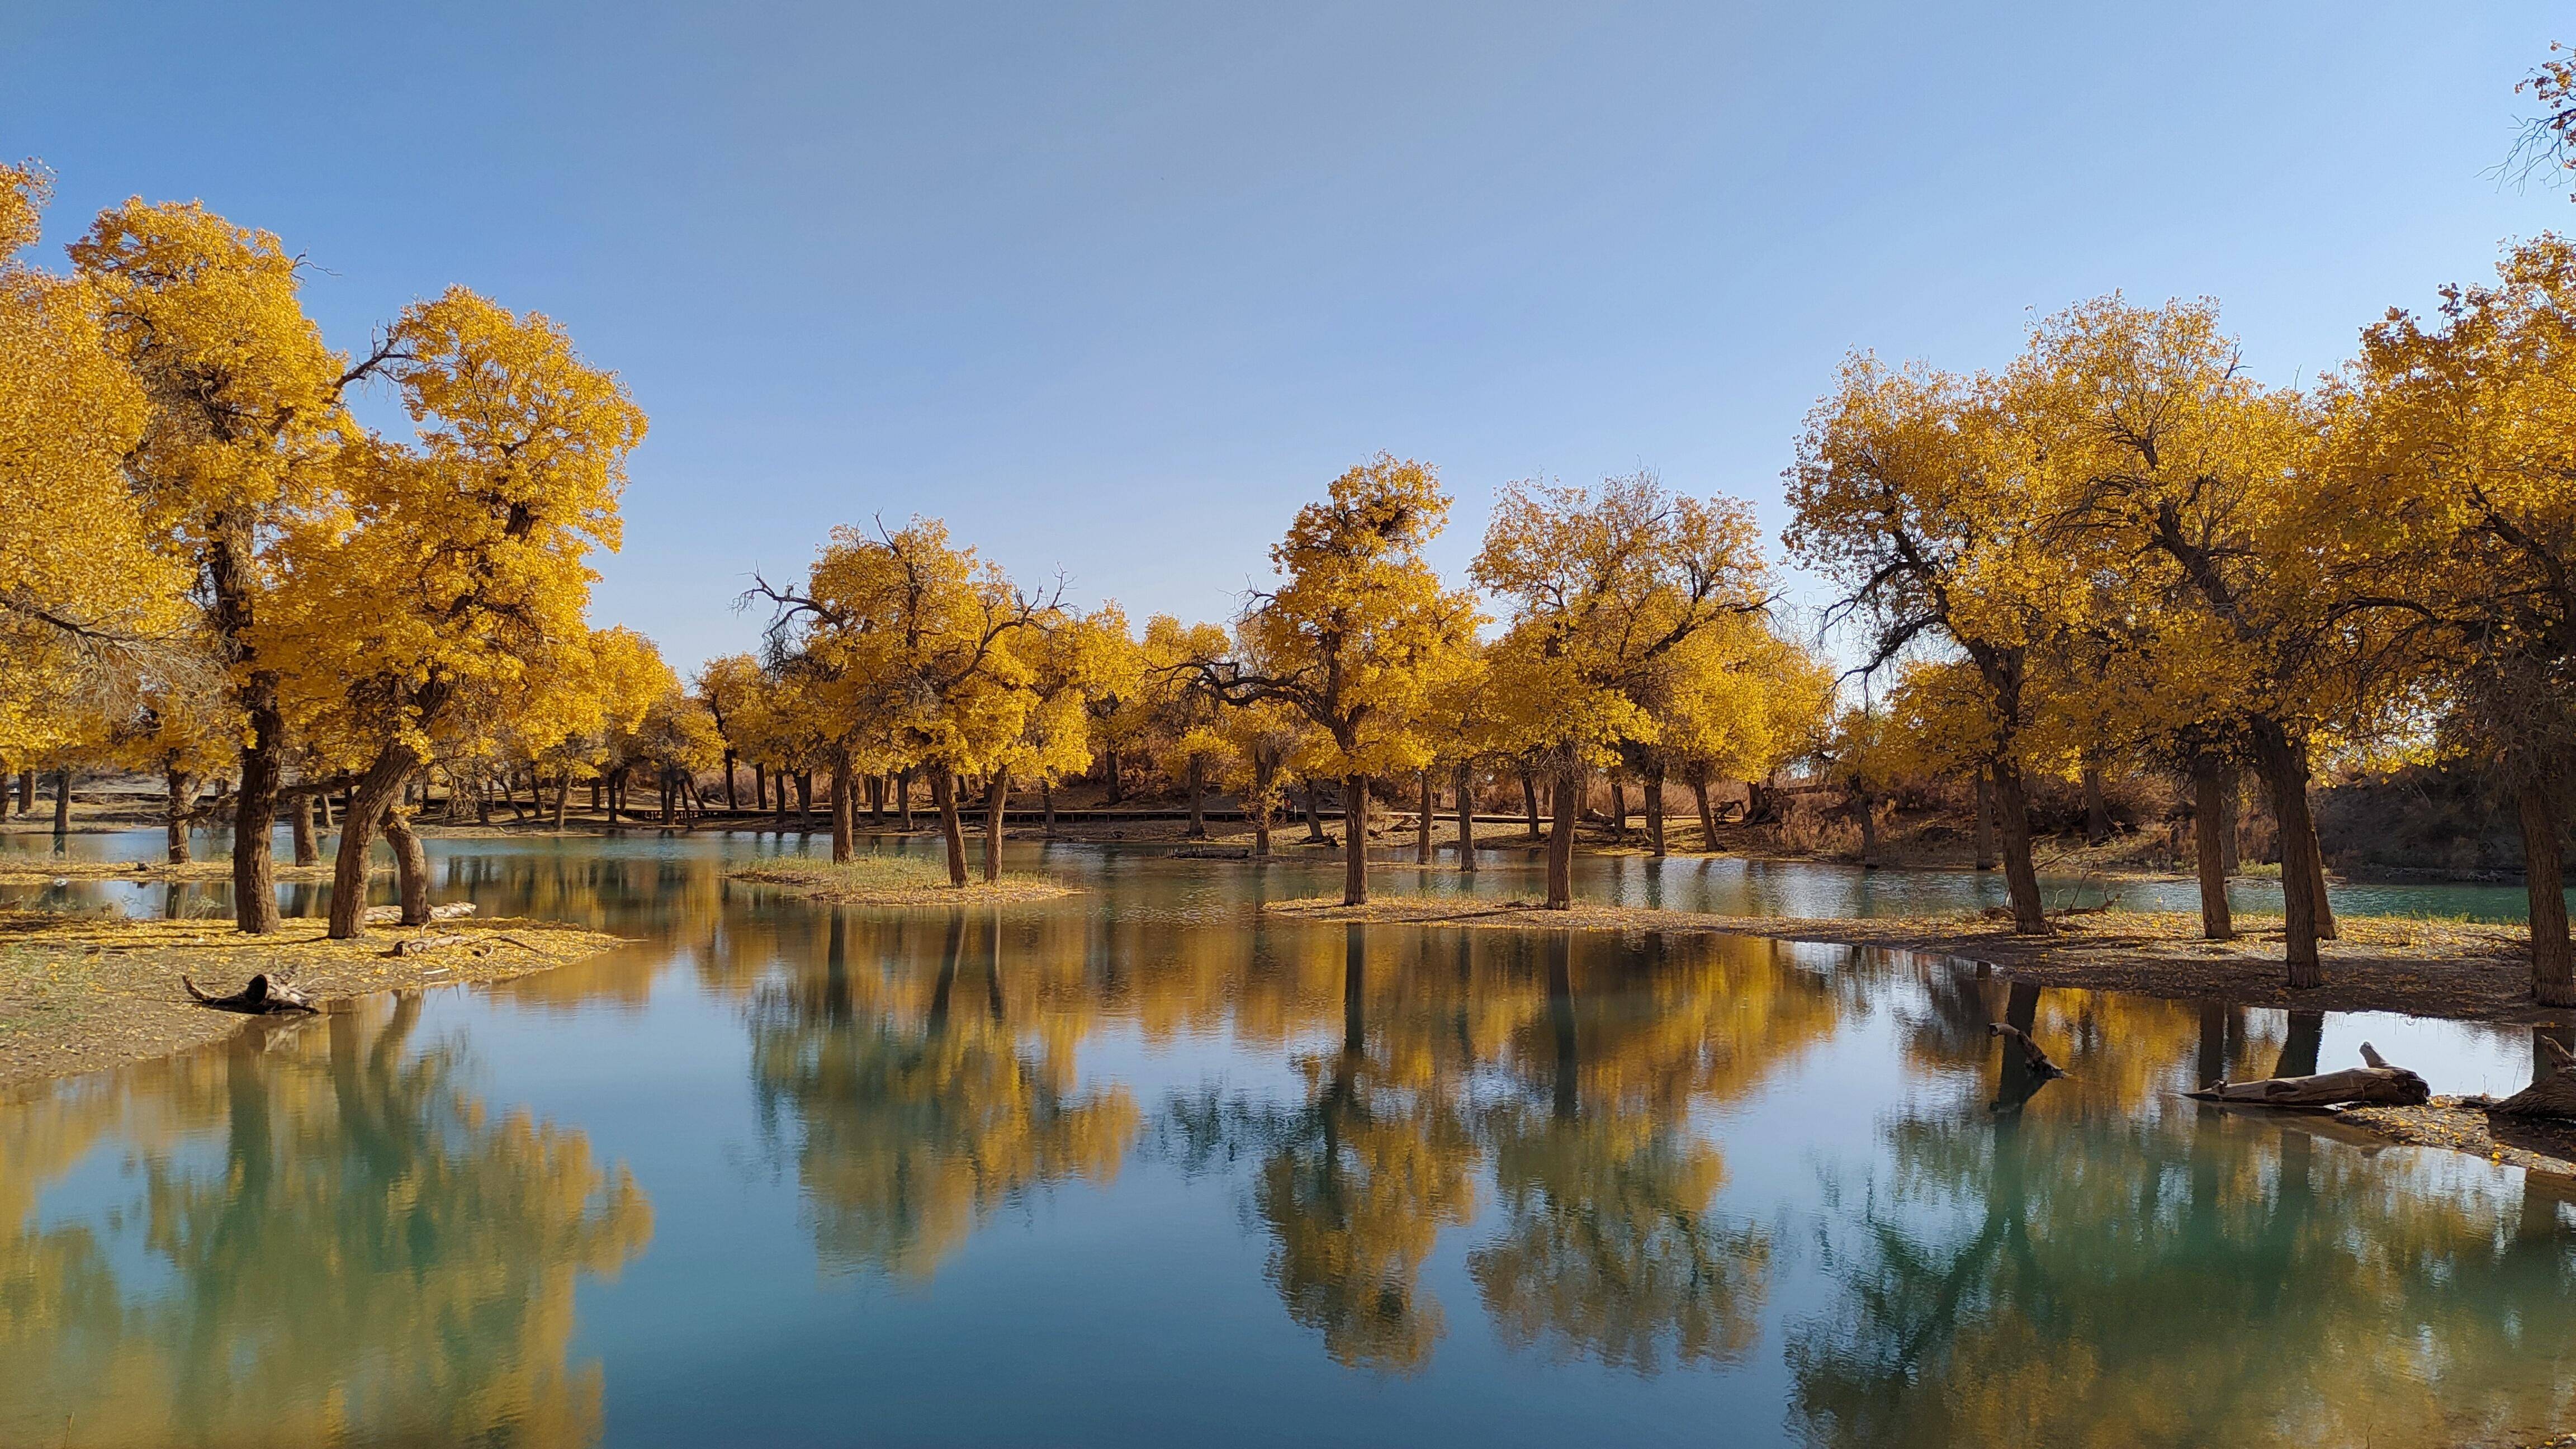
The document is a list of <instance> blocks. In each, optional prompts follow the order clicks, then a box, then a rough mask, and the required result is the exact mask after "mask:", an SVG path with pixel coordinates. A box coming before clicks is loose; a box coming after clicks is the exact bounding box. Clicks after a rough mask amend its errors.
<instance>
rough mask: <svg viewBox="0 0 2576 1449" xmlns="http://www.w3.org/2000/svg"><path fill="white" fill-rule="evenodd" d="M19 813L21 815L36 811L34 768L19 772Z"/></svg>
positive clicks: (31, 813)
mask: <svg viewBox="0 0 2576 1449" xmlns="http://www.w3.org/2000/svg"><path fill="white" fill-rule="evenodd" d="M18 813H19V814H20V815H21V816H26V815H33V814H35V813H36V772H35V771H33V770H20V771H19V772H18Z"/></svg>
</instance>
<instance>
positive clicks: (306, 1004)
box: [179, 973, 322, 1016]
mask: <svg viewBox="0 0 2576 1449" xmlns="http://www.w3.org/2000/svg"><path fill="white" fill-rule="evenodd" d="M179 984H180V985H182V986H185V987H187V988H188V994H189V995H190V996H193V997H195V998H197V1000H198V1002H199V1003H200V1004H202V1005H206V1006H211V1007H213V1008H214V1009H216V1010H217V1011H238V1012H242V1013H244V1014H246V1015H250V1016H264V1015H267V1014H268V1013H271V1012H281V1011H320V1010H321V1009H322V1008H320V1007H318V1006H315V1005H314V1004H313V1002H312V999H311V998H309V997H307V996H306V995H305V994H304V993H303V992H301V991H298V990H296V989H295V988H294V987H292V986H289V985H287V984H286V983H285V982H283V981H271V980H270V979H269V978H268V977H267V975H266V974H265V973H263V974H261V975H258V976H253V977H252V978H251V979H250V984H249V985H247V986H245V987H243V988H242V989H241V990H239V991H236V992H234V993H233V994H232V995H230V996H208V995H207V994H206V993H205V992H203V991H201V990H199V989H198V987H197V983H196V982H194V981H191V980H189V979H188V978H187V977H185V976H182V977H180V978H179Z"/></svg>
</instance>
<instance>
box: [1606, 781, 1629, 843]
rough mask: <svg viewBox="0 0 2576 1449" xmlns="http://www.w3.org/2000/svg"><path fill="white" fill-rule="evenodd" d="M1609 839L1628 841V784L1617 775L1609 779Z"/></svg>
mask: <svg viewBox="0 0 2576 1449" xmlns="http://www.w3.org/2000/svg"><path fill="white" fill-rule="evenodd" d="M1610 838H1611V839H1613V840H1616V841H1620V842H1622V843H1623V844H1624V843H1625V842H1626V841H1627V839H1628V782H1627V781H1625V780H1622V779H1620V778H1619V777H1618V776H1617V775H1612V776H1611V777H1610Z"/></svg>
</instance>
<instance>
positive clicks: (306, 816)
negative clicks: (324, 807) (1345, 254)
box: [287, 791, 516, 865]
mask: <svg viewBox="0 0 2576 1449" xmlns="http://www.w3.org/2000/svg"><path fill="white" fill-rule="evenodd" d="M513 803H514V804H515V803H516V802H513ZM287 818H288V819H289V820H291V821H292V822H293V823H294V827H295V863H296V864H297V865H319V864H321V863H322V846H321V843H320V842H319V841H318V840H316V839H315V838H314V835H313V795H312V792H310V791H306V792H303V793H301V794H298V795H297V796H296V797H295V803H294V805H293V806H291V807H289V813H288V817H287Z"/></svg>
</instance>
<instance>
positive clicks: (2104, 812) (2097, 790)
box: [2084, 765, 2111, 845]
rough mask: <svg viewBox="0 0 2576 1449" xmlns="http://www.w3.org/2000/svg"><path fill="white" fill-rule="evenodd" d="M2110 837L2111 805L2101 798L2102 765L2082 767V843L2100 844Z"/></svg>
mask: <svg viewBox="0 0 2576 1449" xmlns="http://www.w3.org/2000/svg"><path fill="white" fill-rule="evenodd" d="M2110 838H2111V807H2110V805H2109V804H2108V803H2107V802H2106V801H2104V800H2103V798H2102V767H2101V766H2100V765H2086V766H2085V767H2084V843H2085V844H2087V845H2100V844H2101V843H2102V842H2103V841H2106V840H2108V839H2110Z"/></svg>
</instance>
